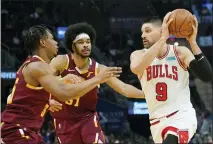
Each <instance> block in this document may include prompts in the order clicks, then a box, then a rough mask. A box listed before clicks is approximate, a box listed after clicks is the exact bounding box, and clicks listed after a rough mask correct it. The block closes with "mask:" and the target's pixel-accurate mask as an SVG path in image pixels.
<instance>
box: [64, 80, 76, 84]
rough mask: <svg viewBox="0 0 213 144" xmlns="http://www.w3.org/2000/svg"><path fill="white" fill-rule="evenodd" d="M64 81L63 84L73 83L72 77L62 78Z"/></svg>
mask: <svg viewBox="0 0 213 144" xmlns="http://www.w3.org/2000/svg"><path fill="white" fill-rule="evenodd" d="M64 83H65V84H73V83H75V82H74V81H73V80H72V79H65V80H64Z"/></svg>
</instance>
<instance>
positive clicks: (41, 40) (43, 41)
mask: <svg viewBox="0 0 213 144" xmlns="http://www.w3.org/2000/svg"><path fill="white" fill-rule="evenodd" d="M40 45H41V47H45V40H44V39H40Z"/></svg>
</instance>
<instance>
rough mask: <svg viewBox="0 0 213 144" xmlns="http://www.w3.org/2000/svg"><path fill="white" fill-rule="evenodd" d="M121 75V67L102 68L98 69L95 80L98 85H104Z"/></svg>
mask: <svg viewBox="0 0 213 144" xmlns="http://www.w3.org/2000/svg"><path fill="white" fill-rule="evenodd" d="M121 73H122V68H121V67H104V68H102V69H100V71H99V73H98V75H97V78H98V79H99V82H100V83H104V82H106V81H107V80H109V79H110V78H112V77H119V76H120V74H121Z"/></svg>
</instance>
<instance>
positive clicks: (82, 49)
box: [74, 38, 92, 58]
mask: <svg viewBox="0 0 213 144" xmlns="http://www.w3.org/2000/svg"><path fill="white" fill-rule="evenodd" d="M91 47H92V45H91V41H90V39H88V38H85V39H80V40H78V41H77V42H76V43H75V48H74V52H75V53H76V54H78V55H80V56H81V57H82V58H87V57H89V56H90V54H91Z"/></svg>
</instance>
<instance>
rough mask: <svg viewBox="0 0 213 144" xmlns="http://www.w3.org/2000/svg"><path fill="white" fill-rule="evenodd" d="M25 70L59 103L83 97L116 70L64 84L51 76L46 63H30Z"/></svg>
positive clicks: (112, 69) (51, 73)
mask: <svg viewBox="0 0 213 144" xmlns="http://www.w3.org/2000/svg"><path fill="white" fill-rule="evenodd" d="M26 68H27V70H28V72H29V73H31V75H32V77H33V78H34V79H35V80H37V81H38V82H39V83H40V84H41V86H42V87H43V88H44V89H45V90H46V91H47V92H49V93H51V94H52V95H54V96H55V97H56V98H57V99H58V100H60V101H66V100H69V99H73V98H77V97H80V96H83V95H84V94H86V93H87V92H89V91H90V90H92V89H93V88H95V87H96V86H97V85H98V84H100V83H102V82H105V80H108V78H110V77H112V75H111V73H113V74H114V75H115V73H116V72H117V70H115V69H114V68H111V69H107V70H105V71H104V72H102V73H101V74H100V75H99V76H96V77H94V78H92V79H90V80H87V81H84V82H82V83H79V84H65V83H63V82H62V81H60V80H59V79H58V78H57V77H55V76H53V72H52V71H51V69H50V67H49V65H48V64H47V63H44V62H34V63H30V64H29V65H28V66H27V67H26Z"/></svg>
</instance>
